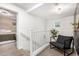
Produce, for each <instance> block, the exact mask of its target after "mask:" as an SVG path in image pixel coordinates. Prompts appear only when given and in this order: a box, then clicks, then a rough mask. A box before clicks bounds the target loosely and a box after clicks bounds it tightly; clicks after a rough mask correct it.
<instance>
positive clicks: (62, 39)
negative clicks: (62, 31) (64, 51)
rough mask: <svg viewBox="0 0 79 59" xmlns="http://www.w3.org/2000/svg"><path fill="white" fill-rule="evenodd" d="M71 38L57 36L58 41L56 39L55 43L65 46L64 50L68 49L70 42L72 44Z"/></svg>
mask: <svg viewBox="0 0 79 59" xmlns="http://www.w3.org/2000/svg"><path fill="white" fill-rule="evenodd" d="M72 38H73V37H69V36H62V35H59V36H58V39H57V42H58V43H61V44H63V45H64V44H65V46H64V47H65V48H70V46H71V42H72Z"/></svg>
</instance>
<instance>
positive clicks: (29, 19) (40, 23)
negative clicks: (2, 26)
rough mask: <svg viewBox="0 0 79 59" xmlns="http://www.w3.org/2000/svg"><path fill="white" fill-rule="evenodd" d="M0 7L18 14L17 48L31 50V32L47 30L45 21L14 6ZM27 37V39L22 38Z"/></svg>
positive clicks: (5, 5)
mask: <svg viewBox="0 0 79 59" xmlns="http://www.w3.org/2000/svg"><path fill="white" fill-rule="evenodd" d="M0 7H4V8H6V9H10V10H13V11H15V12H17V13H18V14H17V48H19V49H26V50H29V49H30V42H29V40H30V30H32V31H35V30H43V31H44V30H45V20H44V19H41V18H39V17H34V16H32V15H29V14H27V13H26V12H25V10H23V9H20V8H18V7H16V6H15V5H12V4H0ZM24 35H26V39H25V38H23V37H22V36H24Z"/></svg>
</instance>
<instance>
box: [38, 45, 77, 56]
mask: <svg viewBox="0 0 79 59" xmlns="http://www.w3.org/2000/svg"><path fill="white" fill-rule="evenodd" d="M37 56H63V52H62V51H60V50H58V49H56V48H54V49H50V47H49V46H48V47H47V48H46V49H45V50H43V51H42V52H41V53H39V54H38V55H37ZM70 56H76V53H75V52H74V53H73V54H71V55H70Z"/></svg>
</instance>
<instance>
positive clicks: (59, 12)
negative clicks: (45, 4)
mask: <svg viewBox="0 0 79 59" xmlns="http://www.w3.org/2000/svg"><path fill="white" fill-rule="evenodd" d="M54 12H55V13H57V14H61V13H62V12H63V6H56V7H55V8H54Z"/></svg>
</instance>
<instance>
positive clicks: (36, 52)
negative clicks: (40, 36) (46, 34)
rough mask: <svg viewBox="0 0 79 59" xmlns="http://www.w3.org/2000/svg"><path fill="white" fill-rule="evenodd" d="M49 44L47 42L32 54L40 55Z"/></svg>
mask: <svg viewBox="0 0 79 59" xmlns="http://www.w3.org/2000/svg"><path fill="white" fill-rule="evenodd" d="M48 45H49V44H45V45H43V46H42V47H40V48H39V49H37V50H36V51H35V52H33V54H32V56H36V55H38V54H39V53H40V52H42V51H43V50H44V49H45V48H46V47H47V46H48Z"/></svg>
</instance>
